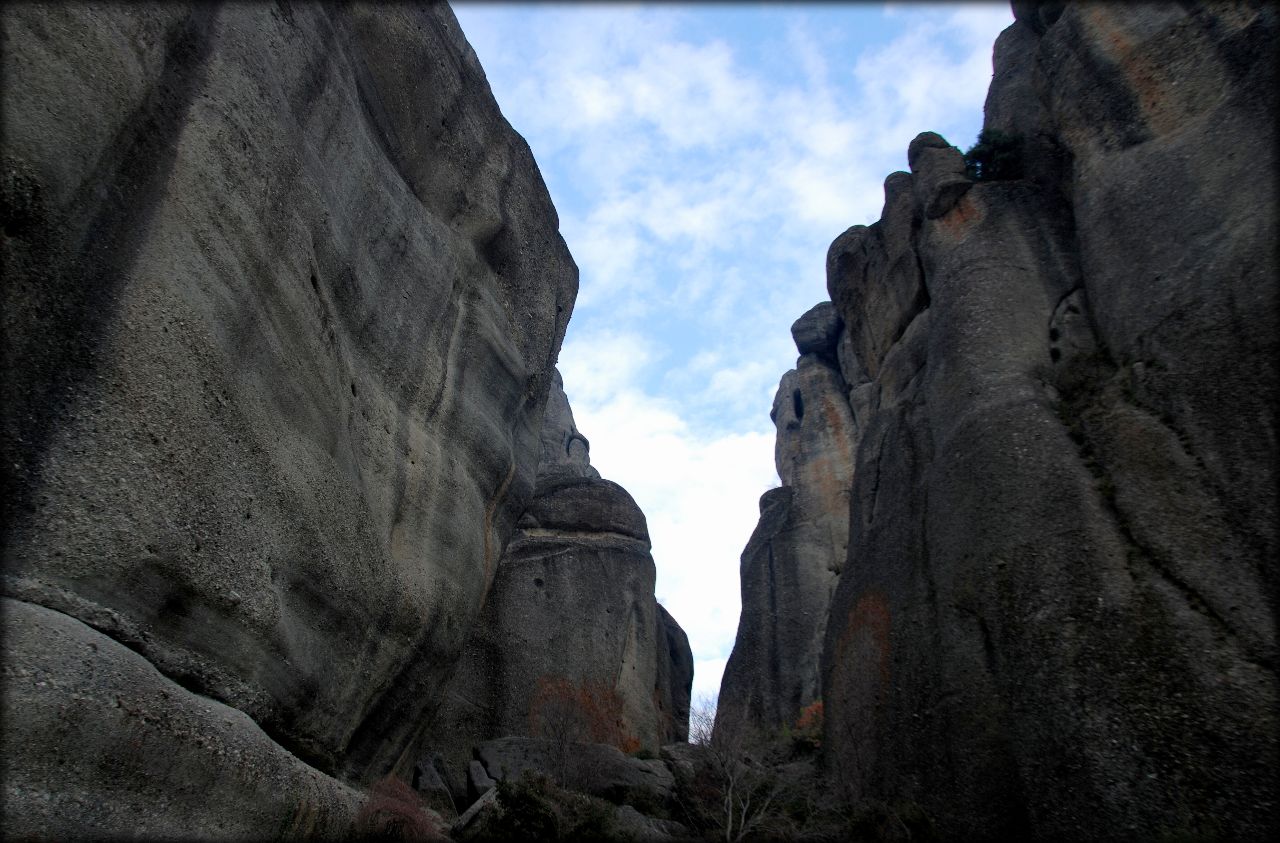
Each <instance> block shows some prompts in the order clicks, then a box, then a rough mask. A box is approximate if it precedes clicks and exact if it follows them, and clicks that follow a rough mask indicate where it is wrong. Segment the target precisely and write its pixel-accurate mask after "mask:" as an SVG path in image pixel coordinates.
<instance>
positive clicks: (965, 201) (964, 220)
mask: <svg viewBox="0 0 1280 843" xmlns="http://www.w3.org/2000/svg"><path fill="white" fill-rule="evenodd" d="M976 192H977V190H968V191H966V192H965V194H964V196H961V197H960V200H959V201H958V202H956V204H955V206H954V207H953V208H952V209H951V210H950V211H947V213H946V214H944V215H943V216H942V217H940V218H939V219H938V220H937V222H938V225H940V226H941V227H942V230H943V231H944V232H946V234H947V236H948V237H949V238H951V239H952V240H959V239H960V238H962V237H964V236H965V235H966V234H968V233H969V232H970V231H971V230H972V229H973V227H974V226H975V225H977V224H978V223H979V222H981V221H982V218H983V217H984V216H986V214H985V213H984V212H983V209H982V206H981V205H979V204H978V203H977V202H975V201H973V195H974V193H976Z"/></svg>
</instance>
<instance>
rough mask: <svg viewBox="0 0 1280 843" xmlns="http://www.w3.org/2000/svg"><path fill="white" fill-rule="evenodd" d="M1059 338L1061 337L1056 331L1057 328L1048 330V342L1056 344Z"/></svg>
mask: <svg viewBox="0 0 1280 843" xmlns="http://www.w3.org/2000/svg"><path fill="white" fill-rule="evenodd" d="M1060 336H1062V334H1061V333H1060V332H1059V331H1058V329H1057V328H1050V329H1049V340H1050V341H1051V342H1057V341H1058V337H1060Z"/></svg>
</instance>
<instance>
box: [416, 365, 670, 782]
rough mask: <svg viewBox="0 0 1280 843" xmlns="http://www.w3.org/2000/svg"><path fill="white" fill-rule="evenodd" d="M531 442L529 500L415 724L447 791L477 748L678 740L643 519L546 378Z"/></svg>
mask: <svg viewBox="0 0 1280 843" xmlns="http://www.w3.org/2000/svg"><path fill="white" fill-rule="evenodd" d="M543 431H544V434H543V444H544V450H543V462H542V464H541V465H540V466H539V471H538V481H537V485H536V487H535V492H534V498H533V500H532V501H531V502H530V504H529V506H528V508H527V509H526V510H525V512H524V514H523V515H522V516H521V518H520V521H519V529H518V530H517V532H516V534H515V536H514V537H513V538H512V540H511V542H510V544H508V545H507V549H506V552H505V553H504V554H503V556H502V560H501V563H500V564H499V566H498V573H497V576H496V578H495V579H494V583H493V588H492V590H491V591H490V593H489V597H488V600H487V602H486V603H485V606H484V610H483V612H482V613H481V616H480V619H479V620H478V622H477V623H476V625H475V629H474V631H473V633H472V637H471V640H470V641H469V642H468V644H467V647H466V649H465V652H464V654H463V657H462V661H461V662H460V663H459V666H458V669H457V671H456V673H455V675H454V679H453V681H452V683H451V684H450V685H449V687H448V690H447V695H446V700H445V702H444V704H443V705H442V707H441V708H440V710H439V711H438V712H437V714H436V715H435V716H434V717H433V718H431V723H430V725H429V734H428V742H429V743H430V745H431V746H432V748H433V749H435V750H437V751H439V752H440V753H441V754H442V755H443V757H444V760H445V764H446V766H447V768H448V770H449V772H450V776H451V779H452V784H453V787H454V788H455V789H456V790H461V789H462V773H463V771H465V770H466V769H467V767H468V764H469V761H470V759H471V757H472V754H473V752H474V751H475V749H476V748H477V747H479V746H480V745H481V744H482V743H483V742H485V741H488V740H490V739H495V738H505V737H510V736H515V737H544V738H548V739H551V740H560V741H587V742H591V741H595V742H606V743H613V744H615V745H618V746H620V747H622V748H627V749H638V748H641V747H645V748H648V749H650V750H651V751H656V750H657V748H658V746H659V745H660V744H662V743H668V742H671V741H673V740H684V739H685V738H686V737H687V735H688V717H689V693H690V687H691V685H692V682H693V656H692V654H691V653H690V651H689V643H688V639H687V638H686V637H685V635H684V632H683V631H682V630H681V629H680V627H679V625H678V624H676V623H675V620H674V619H673V618H672V617H671V616H670V615H669V614H667V612H666V611H665V610H664V609H663V608H662V607H661V606H660V605H658V603H657V601H656V600H655V599H654V580H655V577H656V573H657V572H656V569H655V568H654V563H653V557H652V556H651V555H650V553H649V547H650V545H649V531H648V526H647V524H646V522H645V517H644V513H643V512H641V511H640V508H639V507H638V506H636V503H635V501H634V500H632V498H631V496H630V495H629V494H627V491H626V490H625V489H623V488H622V487H621V486H619V485H618V484H616V483H613V482H611V481H609V480H603V479H601V478H600V475H599V473H598V472H597V471H596V470H595V469H594V468H592V467H591V465H590V462H589V456H588V452H587V448H586V439H585V437H583V436H582V435H581V434H580V433H579V432H578V430H577V427H576V426H575V424H574V422H573V414H572V411H571V410H570V408H569V404H568V400H567V399H566V398H565V395H564V392H563V390H562V389H561V381H560V377H559V373H556V375H555V376H554V379H553V385H552V389H551V395H550V397H549V398H548V402H547V419H546V424H545V426H544V428H543Z"/></svg>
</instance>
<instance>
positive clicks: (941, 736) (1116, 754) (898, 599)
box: [822, 4, 1280, 839]
mask: <svg viewBox="0 0 1280 843" xmlns="http://www.w3.org/2000/svg"><path fill="white" fill-rule="evenodd" d="M1015 9H1016V10H1017V11H1018V13H1019V21H1018V22H1017V23H1015V24H1014V25H1013V26H1012V27H1010V28H1009V30H1007V31H1006V33H1005V34H1004V35H1002V36H1001V38H1000V40H999V42H998V43H997V45H996V52H995V57H996V67H995V76H994V79H993V84H992V88H991V92H990V96H989V98H988V102H987V125H988V127H990V128H998V129H1001V130H1003V131H1005V132H1008V133H1011V134H1013V135H1015V136H1016V139H1017V145H1018V151H1019V154H1020V156H1021V157H1022V162H1023V164H1024V170H1023V175H1024V177H1023V178H1020V179H1017V180H1010V181H982V182H978V183H973V184H960V183H959V182H957V180H956V179H957V173H958V172H959V170H958V162H959V159H960V153H959V151H958V150H954V149H949V148H947V147H946V145H945V142H944V141H942V139H941V138H938V136H936V135H929V134H926V135H922V136H920V137H919V138H917V140H916V141H915V142H914V143H913V144H912V148H911V150H910V155H909V158H910V160H911V167H912V172H911V173H910V174H907V173H895V174H893V175H892V176H890V177H889V178H888V179H887V180H886V182H885V208H884V213H883V215H882V218H881V220H880V221H879V222H877V223H876V224H874V225H872V226H869V227H862V226H855V227H854V228H852V229H850V230H849V231H848V232H846V233H845V234H843V235H841V236H840V237H839V238H837V240H836V241H835V243H833V245H832V248H831V251H830V254H829V256H828V273H829V274H828V279H829V286H830V290H831V295H832V299H833V301H835V302H836V304H837V305H838V306H839V308H840V312H841V316H842V318H843V320H844V322H845V325H846V326H847V330H848V331H849V333H850V342H851V345H852V346H853V349H852V351H853V352H854V353H853V354H846V355H845V356H844V358H842V362H843V360H844V359H848V360H853V358H854V357H856V361H857V363H858V366H859V367H861V369H862V371H863V372H864V373H865V375H866V380H865V383H863V384H862V385H856V386H854V387H853V389H852V390H851V392H850V396H851V403H852V406H853V410H854V414H855V417H856V418H857V422H858V427H859V437H860V441H859V446H858V449H857V452H856V466H855V469H854V474H853V477H854V480H853V494H852V506H851V535H850V541H849V549H848V560H849V561H848V563H847V564H846V565H845V567H844V570H843V572H842V574H841V577H840V581H839V584H838V586H837V588H836V592H835V595H834V597H833V601H832V608H831V618H830V621H829V623H828V627H827V633H826V644H825V652H824V656H823V677H822V679H823V694H824V701H825V714H826V734H825V738H824V749H825V750H826V752H827V760H828V763H829V766H830V767H831V769H832V772H833V774H834V775H835V777H836V778H837V780H838V781H840V783H841V784H842V785H843V786H844V787H845V788H846V793H847V795H848V796H850V797H851V798H853V799H868V798H876V799H885V800H888V801H892V800H907V801H914V802H916V803H917V804H919V805H921V806H923V807H924V808H925V810H926V811H927V812H928V813H930V814H931V815H932V816H933V817H934V818H935V821H936V822H937V823H938V824H939V826H940V827H941V828H944V829H947V830H948V834H950V835H953V836H957V837H967V836H976V837H982V838H987V837H1003V836H1017V837H1023V838H1025V837H1028V836H1029V837H1035V838H1045V839H1058V838H1071V837H1075V838H1090V839H1100V838H1122V837H1123V838H1152V837H1159V836H1178V835H1191V836H1197V835H1209V836H1224V837H1237V838H1262V837H1266V836H1267V832H1268V831H1270V832H1275V831H1276V830H1277V829H1276V826H1277V800H1276V793H1277V785H1278V784H1280V782H1278V781H1277V771H1278V770H1280V755H1278V749H1277V747H1278V740H1277V719H1276V712H1277V711H1278V710H1280V706H1278V703H1280V699H1278V696H1280V695H1278V687H1280V685H1278V682H1277V675H1276V669H1277V661H1276V656H1277V652H1276V620H1277V618H1276V608H1277V607H1276V593H1277V592H1276V582H1277V580H1276V576H1277V573H1276V568H1275V560H1276V539H1277V536H1276V524H1277V518H1276V515H1277V513H1276V473H1275V470H1276V464H1277V453H1276V416H1275V409H1274V408H1275V403H1274V402H1275V399H1276V397H1277V393H1276V388H1277V370H1276V366H1277V362H1276V361H1277V360H1278V359H1280V355H1278V354H1277V350H1278V349H1277V347H1276V346H1277V338H1278V337H1280V330H1278V328H1280V325H1277V290H1278V287H1280V285H1278V284H1277V277H1276V270H1275V260H1274V259H1275V254H1276V201H1275V200H1276V196H1275V174H1276V160H1275V155H1276V150H1275V140H1276V138H1275V123H1274V114H1275V113H1276V95H1275V91H1276V90H1277V86H1276V79H1275V66H1276V64H1275V55H1274V52H1275V46H1274V45H1275V43H1276V35H1277V32H1276V13H1275V9H1274V8H1272V7H1271V6H1267V5H1263V4H1240V5H1237V6H1231V7H1228V6H1225V5H1223V6H1208V7H1184V6H1175V5H1138V4H1096V5H1095V4H1068V5H1066V6H1065V8H1063V7H1062V6H1061V5H1060V4H1044V5H1040V6H1034V5H1030V6H1028V7H1027V9H1023V8H1022V7H1021V6H1020V5H1019V4H1015ZM854 368H858V367H854V366H852V365H850V366H849V367H847V370H852V369H854ZM849 380H850V382H851V383H853V381H854V380H856V379H855V378H852V377H851V378H849Z"/></svg>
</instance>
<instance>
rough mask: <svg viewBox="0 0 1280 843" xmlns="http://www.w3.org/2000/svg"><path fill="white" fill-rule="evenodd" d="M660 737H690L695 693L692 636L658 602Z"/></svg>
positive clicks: (665, 740) (664, 740)
mask: <svg viewBox="0 0 1280 843" xmlns="http://www.w3.org/2000/svg"><path fill="white" fill-rule="evenodd" d="M658 627H659V628H658V685H657V688H656V689H655V690H656V694H655V702H656V704H657V706H658V740H659V741H660V742H661V743H664V744H665V743H670V742H680V741H687V740H689V705H690V696H691V694H692V692H693V651H692V650H691V649H690V648H689V636H688V635H686V634H685V632H684V630H683V629H681V627H680V624H679V623H677V622H676V619H675V618H673V617H672V616H671V613H670V612H668V611H667V610H666V609H665V608H663V606H662V604H661V603H659V604H658Z"/></svg>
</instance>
